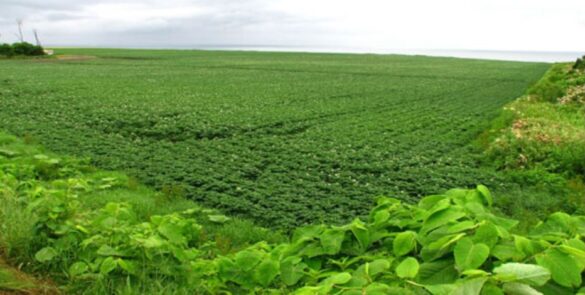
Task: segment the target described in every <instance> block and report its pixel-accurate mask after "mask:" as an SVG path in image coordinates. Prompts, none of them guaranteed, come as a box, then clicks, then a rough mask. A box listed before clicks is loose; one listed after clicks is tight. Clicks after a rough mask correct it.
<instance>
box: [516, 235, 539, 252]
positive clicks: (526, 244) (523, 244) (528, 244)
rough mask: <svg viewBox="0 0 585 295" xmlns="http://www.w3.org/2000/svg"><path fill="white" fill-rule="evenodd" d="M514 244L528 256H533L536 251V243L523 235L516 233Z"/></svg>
mask: <svg viewBox="0 0 585 295" xmlns="http://www.w3.org/2000/svg"><path fill="white" fill-rule="evenodd" d="M514 246H516V250H518V251H520V252H522V253H524V255H526V256H532V255H534V254H535V252H536V249H535V243H533V242H532V241H531V240H529V239H527V238H525V237H523V236H518V235H514Z"/></svg>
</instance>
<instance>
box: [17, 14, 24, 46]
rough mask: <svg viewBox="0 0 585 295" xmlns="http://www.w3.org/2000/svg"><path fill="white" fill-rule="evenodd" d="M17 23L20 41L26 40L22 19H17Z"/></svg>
mask: <svg viewBox="0 0 585 295" xmlns="http://www.w3.org/2000/svg"><path fill="white" fill-rule="evenodd" d="M16 24H17V25H18V38H19V39H20V42H21V43H22V42H24V35H22V19H17V20H16Z"/></svg>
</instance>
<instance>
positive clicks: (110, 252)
mask: <svg viewBox="0 0 585 295" xmlns="http://www.w3.org/2000/svg"><path fill="white" fill-rule="evenodd" d="M97 254H98V255H101V256H124V253H123V252H122V251H118V250H116V249H114V248H112V247H110V246H108V245H102V246H101V247H100V248H99V249H98V250H97Z"/></svg>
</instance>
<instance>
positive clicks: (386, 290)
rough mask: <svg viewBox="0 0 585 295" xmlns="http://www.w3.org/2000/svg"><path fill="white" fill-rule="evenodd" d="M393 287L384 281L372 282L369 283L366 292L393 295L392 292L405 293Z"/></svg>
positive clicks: (374, 294) (371, 294)
mask: <svg viewBox="0 0 585 295" xmlns="http://www.w3.org/2000/svg"><path fill="white" fill-rule="evenodd" d="M393 289H394V288H391V287H390V286H388V285H386V284H382V283H376V282H374V283H372V284H370V285H368V287H367V288H366V290H365V294H368V295H391V294H404V293H396V292H398V291H399V290H396V289H394V290H393Z"/></svg>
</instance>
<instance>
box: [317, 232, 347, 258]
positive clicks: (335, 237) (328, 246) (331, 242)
mask: <svg viewBox="0 0 585 295" xmlns="http://www.w3.org/2000/svg"><path fill="white" fill-rule="evenodd" d="M319 238H320V240H321V246H322V247H323V251H324V252H325V254H328V255H335V254H337V253H339V251H340V250H341V245H342V244H343V240H344V239H345V231H344V230H341V229H327V230H325V231H324V232H323V233H322V234H321V236H320V237H319Z"/></svg>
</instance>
